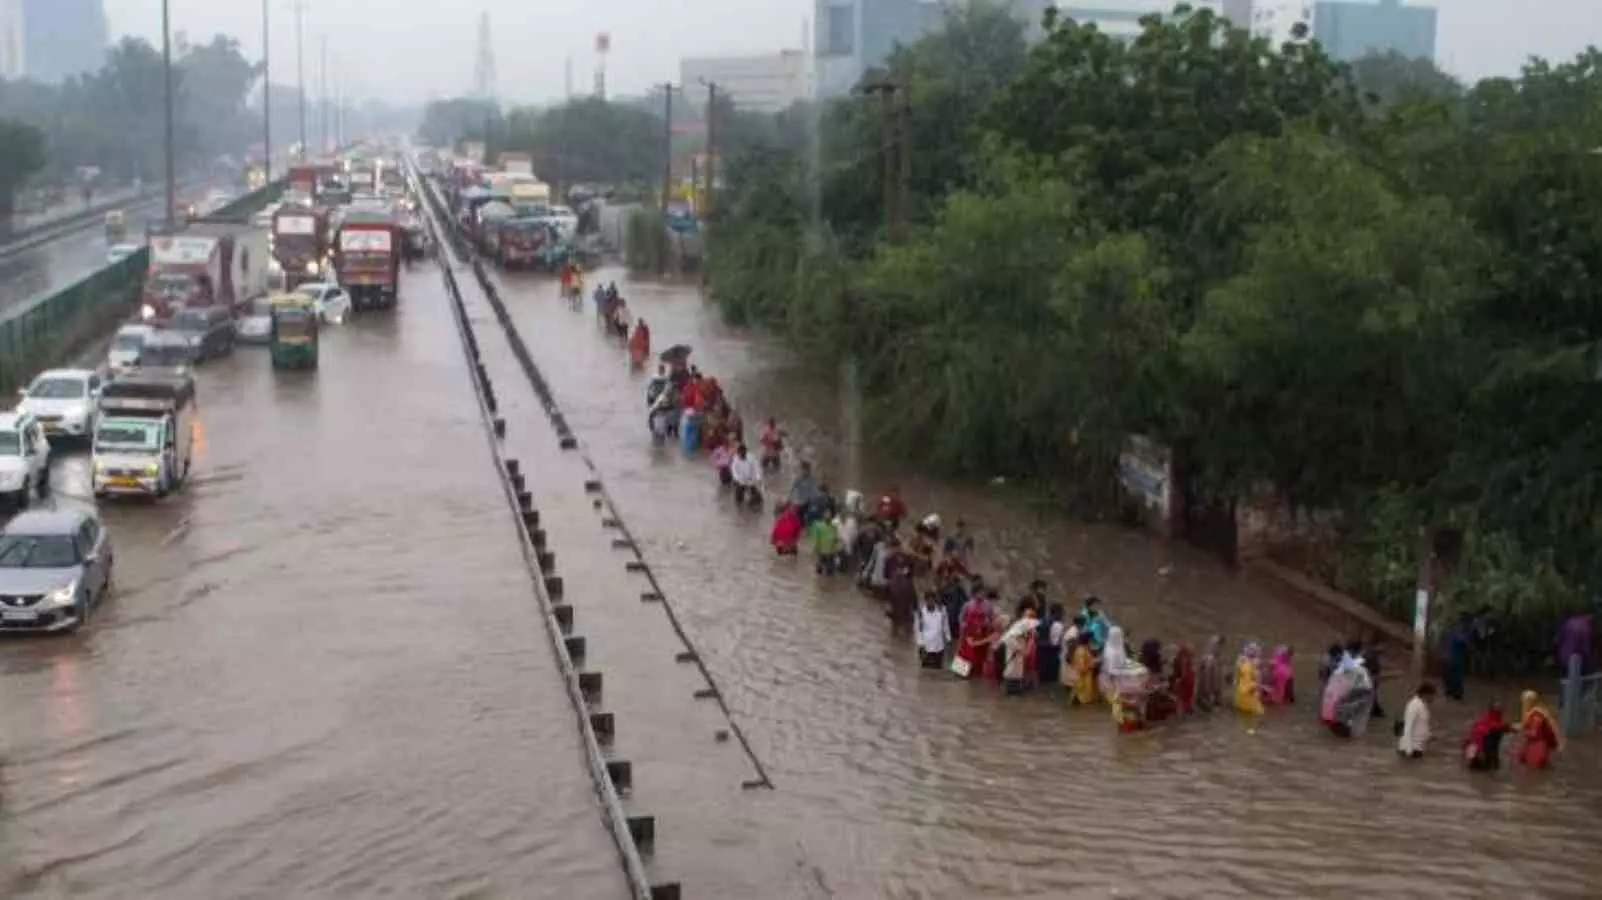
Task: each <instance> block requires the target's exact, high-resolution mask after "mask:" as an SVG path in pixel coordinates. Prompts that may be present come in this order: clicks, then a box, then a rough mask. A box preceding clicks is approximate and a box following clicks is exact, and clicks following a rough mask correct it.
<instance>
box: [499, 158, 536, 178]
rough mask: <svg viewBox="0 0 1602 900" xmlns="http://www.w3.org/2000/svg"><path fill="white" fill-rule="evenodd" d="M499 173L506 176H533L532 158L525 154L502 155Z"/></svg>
mask: <svg viewBox="0 0 1602 900" xmlns="http://www.w3.org/2000/svg"><path fill="white" fill-rule="evenodd" d="M500 164H501V171H502V172H505V173H506V174H508V175H533V174H534V157H533V156H530V155H529V154H527V153H502V154H501V159H500Z"/></svg>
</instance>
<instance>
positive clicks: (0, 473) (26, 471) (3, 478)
mask: <svg viewBox="0 0 1602 900" xmlns="http://www.w3.org/2000/svg"><path fill="white" fill-rule="evenodd" d="M49 489H50V441H49V440H48V439H47V438H46V437H45V434H44V429H42V428H40V427H39V423H38V422H36V421H34V418H33V416H32V415H31V414H29V413H25V412H5V413H0V501H6V500H9V501H10V502H12V503H14V504H15V505H16V507H17V509H23V508H24V507H26V506H27V505H28V503H29V501H31V500H32V499H33V497H34V495H35V494H37V495H38V496H41V497H43V496H44V494H45V491H47V490H49Z"/></svg>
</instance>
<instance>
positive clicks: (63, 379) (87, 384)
mask: <svg viewBox="0 0 1602 900" xmlns="http://www.w3.org/2000/svg"><path fill="white" fill-rule="evenodd" d="M18 393H19V394H21V395H22V402H21V403H18V404H17V409H18V410H19V411H21V412H24V413H28V414H29V415H31V416H33V418H34V420H35V421H36V422H38V423H39V425H40V426H41V427H42V428H43V429H44V432H45V434H46V435H47V436H49V437H62V438H66V439H68V440H75V441H87V440H89V439H91V438H92V437H94V433H95V420H96V418H97V416H96V415H95V401H96V399H97V398H98V397H99V396H100V373H99V372H95V371H92V370H90V369H50V370H48V371H45V372H42V373H40V374H39V377H37V378H35V379H34V380H33V383H32V384H29V385H28V386H27V387H25V388H23V389H22V390H21V391H18Z"/></svg>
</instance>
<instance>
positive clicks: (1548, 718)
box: [1519, 691, 1563, 769]
mask: <svg viewBox="0 0 1602 900" xmlns="http://www.w3.org/2000/svg"><path fill="white" fill-rule="evenodd" d="M1519 700H1520V703H1521V705H1522V706H1523V715H1521V716H1520V717H1519V733H1520V735H1521V736H1522V737H1523V738H1524V742H1523V744H1521V745H1520V746H1519V763H1520V764H1521V765H1523V766H1525V767H1527V768H1531V769H1544V768H1546V767H1548V766H1550V765H1551V764H1552V755H1553V754H1554V753H1557V752H1558V751H1559V750H1561V749H1562V748H1563V736H1562V734H1561V733H1560V732H1559V731H1558V724H1557V719H1555V718H1553V716H1552V713H1551V712H1549V711H1548V710H1547V708H1546V707H1545V706H1542V705H1541V698H1540V696H1539V695H1537V694H1536V693H1535V692H1534V691H1525V692H1524V694H1523V695H1522V696H1521V697H1520V698H1519Z"/></svg>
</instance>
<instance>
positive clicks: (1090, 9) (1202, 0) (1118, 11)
mask: <svg viewBox="0 0 1602 900" xmlns="http://www.w3.org/2000/svg"><path fill="white" fill-rule="evenodd" d="M1175 5H1176V4H1175V3H1174V0H1088V2H1073V3H1059V4H1057V15H1058V16H1059V17H1061V18H1064V19H1073V20H1074V21H1075V22H1078V23H1079V24H1081V25H1095V26H1096V30H1097V31H1100V32H1101V33H1102V34H1108V35H1113V36H1114V37H1124V38H1131V37H1134V36H1135V35H1137V34H1140V20H1141V19H1143V18H1145V17H1146V16H1149V15H1151V14H1153V13H1156V14H1158V15H1162V16H1167V15H1168V14H1170V13H1172V12H1173V11H1174V6H1175ZM1190 5H1191V7H1192V8H1193V9H1197V10H1201V9H1211V10H1212V11H1213V12H1217V13H1221V12H1222V10H1221V7H1222V5H1223V0H1190ZM1247 9H1248V10H1249V9H1250V6H1249V5H1248V7H1247ZM1237 24H1239V23H1237Z"/></svg>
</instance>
